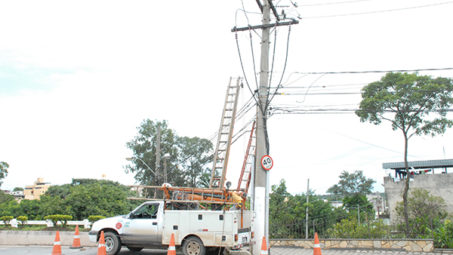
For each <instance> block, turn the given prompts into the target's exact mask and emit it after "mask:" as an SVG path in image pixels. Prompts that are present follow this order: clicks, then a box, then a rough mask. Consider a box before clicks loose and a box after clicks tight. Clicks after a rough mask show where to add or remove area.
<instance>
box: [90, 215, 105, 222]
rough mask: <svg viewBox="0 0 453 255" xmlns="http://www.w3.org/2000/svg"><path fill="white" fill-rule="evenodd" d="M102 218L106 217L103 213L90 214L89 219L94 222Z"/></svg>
mask: <svg viewBox="0 0 453 255" xmlns="http://www.w3.org/2000/svg"><path fill="white" fill-rule="evenodd" d="M102 219H105V216H102V215H90V216H88V220H89V221H90V222H91V223H93V222H95V221H98V220H102Z"/></svg>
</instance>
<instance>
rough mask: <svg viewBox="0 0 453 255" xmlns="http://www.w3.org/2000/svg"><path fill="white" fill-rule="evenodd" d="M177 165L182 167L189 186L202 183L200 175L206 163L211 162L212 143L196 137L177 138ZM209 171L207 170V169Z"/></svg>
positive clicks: (196, 185) (199, 185)
mask: <svg viewBox="0 0 453 255" xmlns="http://www.w3.org/2000/svg"><path fill="white" fill-rule="evenodd" d="M177 145H178V152H179V153H178V155H179V165H180V166H181V167H182V169H184V170H185V171H184V175H185V177H186V180H185V181H186V183H187V184H188V185H189V186H190V187H201V186H204V185H203V180H202V179H201V178H202V175H203V173H204V172H206V171H205V170H207V169H206V168H207V164H208V163H209V162H212V153H211V151H212V143H211V141H209V140H207V139H201V138H198V137H186V136H185V137H179V138H178V144H177ZM208 171H209V170H208Z"/></svg>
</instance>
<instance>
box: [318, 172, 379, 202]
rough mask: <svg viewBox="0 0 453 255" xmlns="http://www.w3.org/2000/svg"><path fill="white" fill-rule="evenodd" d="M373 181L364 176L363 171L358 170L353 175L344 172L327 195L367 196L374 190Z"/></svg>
mask: <svg viewBox="0 0 453 255" xmlns="http://www.w3.org/2000/svg"><path fill="white" fill-rule="evenodd" d="M374 183H375V181H374V180H373V179H368V178H366V177H365V176H364V175H363V171H361V170H358V171H355V172H353V173H349V172H347V171H343V172H341V174H340V181H339V182H338V184H335V185H333V186H332V187H330V188H329V189H328V190H327V193H330V194H333V195H336V196H339V197H346V196H355V195H357V194H363V195H367V194H370V193H371V191H372V190H373V184H374Z"/></svg>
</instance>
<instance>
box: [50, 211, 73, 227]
mask: <svg viewBox="0 0 453 255" xmlns="http://www.w3.org/2000/svg"><path fill="white" fill-rule="evenodd" d="M44 219H45V220H51V221H52V223H53V225H54V227H57V223H58V222H61V225H62V227H63V228H66V226H67V224H68V220H72V216H71V215H62V214H54V215H47V216H46V217H44Z"/></svg>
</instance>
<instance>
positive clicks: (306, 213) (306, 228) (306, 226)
mask: <svg viewBox="0 0 453 255" xmlns="http://www.w3.org/2000/svg"><path fill="white" fill-rule="evenodd" d="M309 198H310V178H309V179H307V207H305V239H308V203H309V202H310V199H309Z"/></svg>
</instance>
